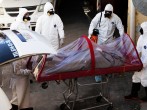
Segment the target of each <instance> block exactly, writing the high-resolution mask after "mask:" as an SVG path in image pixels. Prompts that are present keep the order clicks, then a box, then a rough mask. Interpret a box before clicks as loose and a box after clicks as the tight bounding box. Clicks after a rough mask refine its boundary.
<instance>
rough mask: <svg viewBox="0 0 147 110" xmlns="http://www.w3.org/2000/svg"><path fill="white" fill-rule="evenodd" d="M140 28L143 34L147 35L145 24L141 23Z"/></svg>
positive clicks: (146, 24)
mask: <svg viewBox="0 0 147 110" xmlns="http://www.w3.org/2000/svg"><path fill="white" fill-rule="evenodd" d="M140 26H141V28H142V29H143V33H144V34H145V33H147V22H143V23H142V24H141V25H140Z"/></svg>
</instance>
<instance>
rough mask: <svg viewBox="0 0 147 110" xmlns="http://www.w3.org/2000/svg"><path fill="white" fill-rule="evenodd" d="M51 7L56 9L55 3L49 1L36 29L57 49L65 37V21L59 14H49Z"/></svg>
mask: <svg viewBox="0 0 147 110" xmlns="http://www.w3.org/2000/svg"><path fill="white" fill-rule="evenodd" d="M51 9H53V10H54V7H53V5H52V4H51V3H50V2H47V3H46V4H45V6H44V14H43V15H42V16H40V17H39V18H38V20H37V23H36V29H35V31H36V32H37V33H39V34H42V35H43V36H44V37H46V38H47V39H48V42H49V43H50V44H51V45H52V46H53V47H54V49H56V50H57V49H58V48H59V39H63V38H64V30H63V22H62V20H61V18H60V17H59V16H58V15H57V14H53V15H48V14H47V12H48V11H49V10H51ZM58 35H59V36H58Z"/></svg>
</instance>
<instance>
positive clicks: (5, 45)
mask: <svg viewBox="0 0 147 110" xmlns="http://www.w3.org/2000/svg"><path fill="white" fill-rule="evenodd" d="M1 38H2V39H1V42H0V45H1V46H0V48H1V49H0V50H1V53H0V56H1V60H0V65H4V64H7V63H11V62H12V61H15V60H17V59H20V58H24V57H30V61H31V59H32V58H33V57H34V56H35V58H37V60H35V61H34V62H33V63H34V65H33V70H34V72H33V75H34V77H35V79H36V80H37V81H38V82H45V81H53V80H55V81H63V82H64V83H65V84H66V85H67V86H68V89H67V90H66V91H65V92H64V93H63V94H65V93H66V92H67V91H70V92H69V94H68V96H67V97H66V96H65V95H64V97H65V104H66V105H68V103H69V100H68V99H69V97H70V95H71V94H75V100H74V101H73V105H72V107H67V109H71V110H73V109H74V102H75V101H76V100H77V95H78V86H79V85H80V84H79V83H78V78H80V77H87V76H95V75H105V74H112V73H116V74H119V73H124V72H130V71H140V70H141V69H142V62H141V60H140V58H139V56H138V53H137V51H136V48H135V46H134V44H133V42H132V40H131V39H130V37H129V36H128V35H127V34H125V35H124V36H121V37H119V38H117V39H115V40H114V41H113V42H110V43H107V44H103V45H97V44H95V43H94V42H92V41H91V40H89V39H88V37H87V36H82V37H80V38H79V39H77V40H75V41H74V42H72V43H70V44H69V45H67V46H65V47H63V48H61V49H59V50H58V51H57V52H55V50H54V49H53V48H52V47H51V46H50V45H49V44H47V42H46V39H44V38H43V36H41V35H38V34H37V33H35V32H31V31H26V30H22V31H19V32H18V31H15V30H14V31H10V30H6V31H2V32H1ZM5 50H8V51H7V52H5V53H9V54H4V53H3V51H5ZM6 56H7V57H6ZM66 81H67V82H66ZM106 83H107V81H106ZM75 90H76V91H77V92H75ZM101 96H102V95H101ZM107 102H108V104H110V107H111V105H112V103H111V102H110V101H109V100H107ZM65 104H63V105H61V109H62V110H64V109H65ZM62 107H63V108H62Z"/></svg>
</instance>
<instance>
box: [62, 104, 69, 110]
mask: <svg viewBox="0 0 147 110" xmlns="http://www.w3.org/2000/svg"><path fill="white" fill-rule="evenodd" d="M60 110H70V109H69V108H68V107H67V105H66V104H65V103H63V104H61V105H60Z"/></svg>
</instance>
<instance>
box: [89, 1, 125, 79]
mask: <svg viewBox="0 0 147 110" xmlns="http://www.w3.org/2000/svg"><path fill="white" fill-rule="evenodd" d="M116 28H117V29H118V30H119V34H120V36H122V35H123V34H124V26H123V24H122V21H121V19H120V18H119V17H118V16H117V15H116V14H115V13H113V6H112V5H111V4H107V5H106V6H105V9H104V11H103V12H99V13H98V14H96V16H95V17H94V18H93V19H92V21H91V23H90V26H89V32H88V33H89V38H90V37H91V35H92V34H93V33H96V32H97V34H98V42H97V44H102V43H106V42H108V41H109V42H111V41H112V40H113V39H114V36H113V35H114V32H115V29H116ZM95 30H97V31H95ZM95 80H96V82H99V81H101V80H102V78H101V76H96V77H95Z"/></svg>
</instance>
